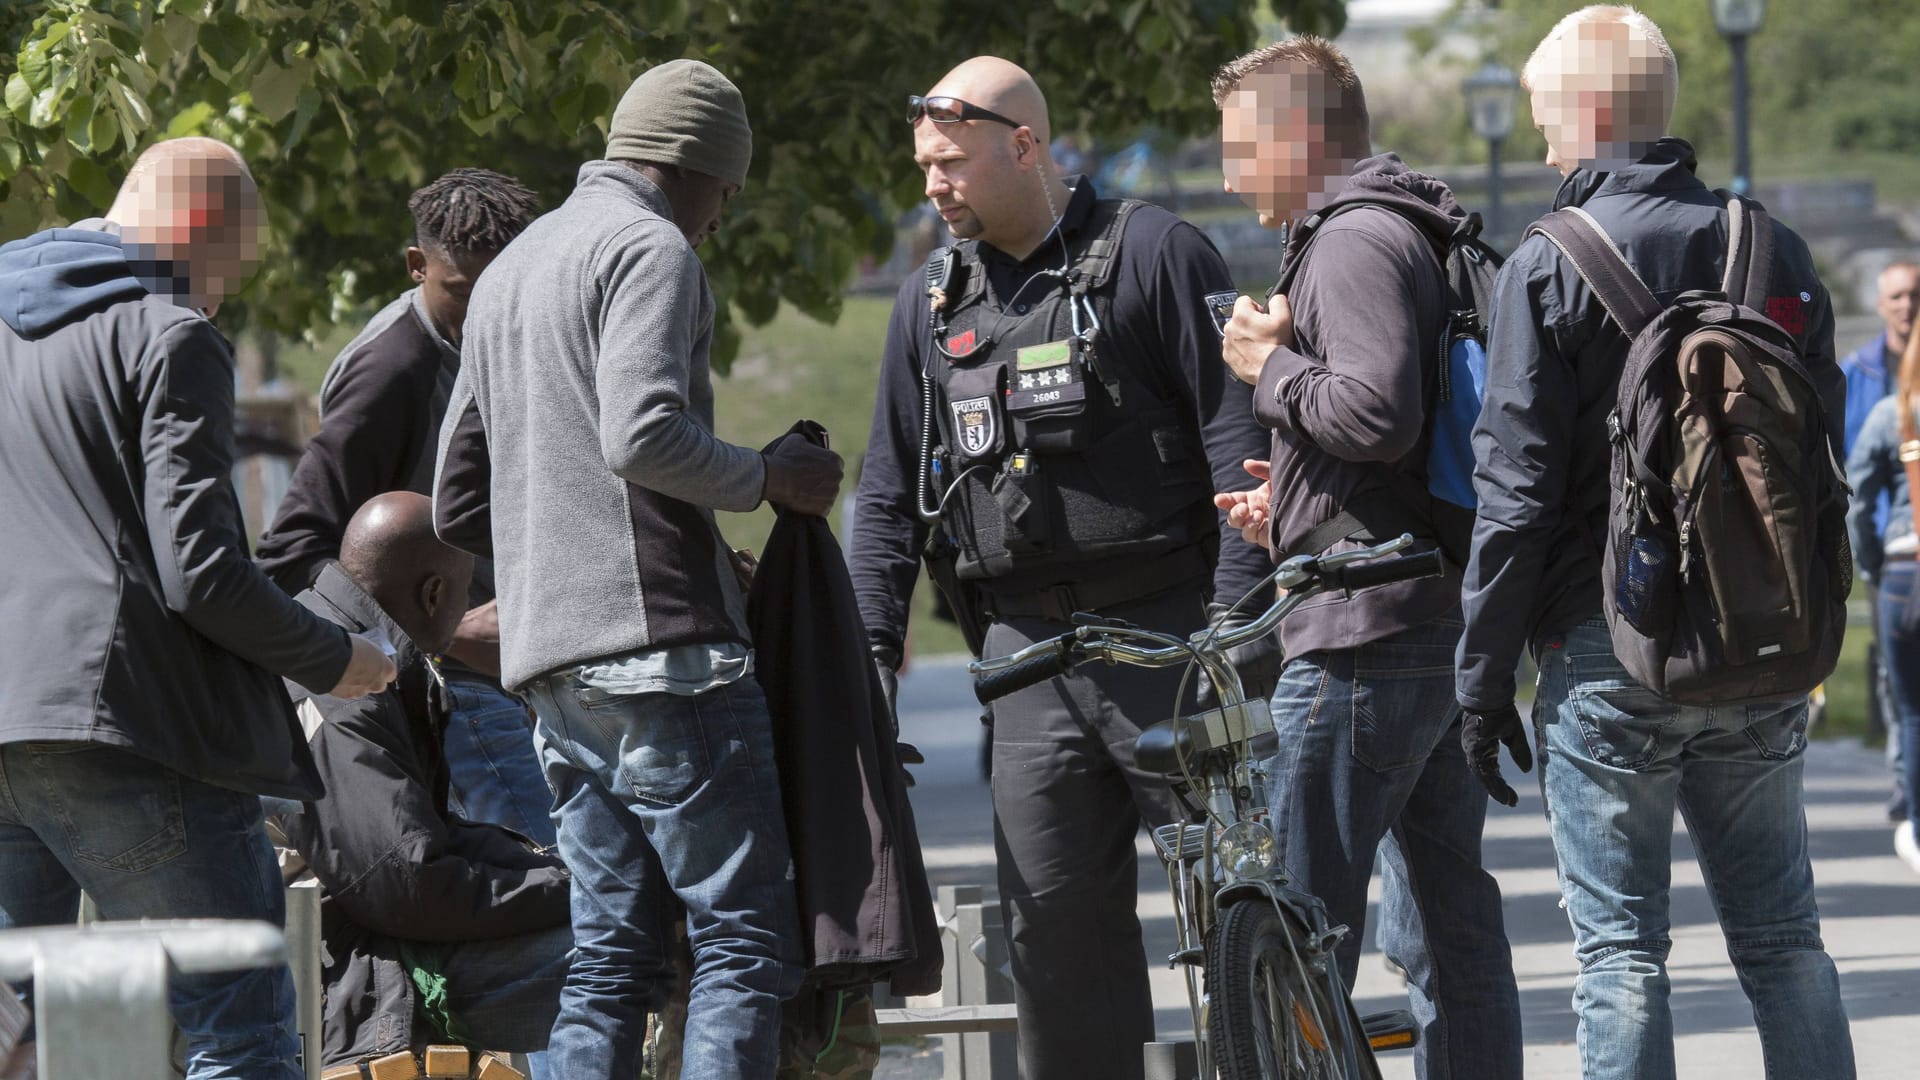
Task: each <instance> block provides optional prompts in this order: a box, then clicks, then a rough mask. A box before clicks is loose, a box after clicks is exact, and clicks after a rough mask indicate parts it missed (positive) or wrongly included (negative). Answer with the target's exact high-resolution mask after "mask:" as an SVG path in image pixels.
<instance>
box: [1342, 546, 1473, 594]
mask: <svg viewBox="0 0 1920 1080" xmlns="http://www.w3.org/2000/svg"><path fill="white" fill-rule="evenodd" d="M1444 572H1445V564H1444V563H1442V562H1441V559H1440V552H1439V551H1438V550H1435V551H1425V552H1421V553H1420V554H1418V555H1402V556H1401V557H1399V558H1397V559H1383V560H1381V561H1380V562H1370V563H1361V564H1360V565H1358V566H1350V567H1348V568H1346V569H1345V570H1336V571H1334V574H1333V578H1334V581H1335V583H1336V584H1338V585H1339V587H1340V588H1342V589H1345V590H1347V591H1348V592H1352V591H1353V590H1355V589H1365V588H1368V587H1370V586H1374V585H1385V584H1387V583H1388V582H1391V581H1412V580H1414V579H1415V578H1423V577H1439V576H1440V575H1441V574H1442V573H1444Z"/></svg>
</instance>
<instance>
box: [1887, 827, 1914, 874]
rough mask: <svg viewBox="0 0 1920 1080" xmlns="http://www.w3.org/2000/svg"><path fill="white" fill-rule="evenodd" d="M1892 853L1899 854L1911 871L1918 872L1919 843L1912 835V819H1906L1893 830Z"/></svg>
mask: <svg viewBox="0 0 1920 1080" xmlns="http://www.w3.org/2000/svg"><path fill="white" fill-rule="evenodd" d="M1893 853H1894V854H1895V855H1898V856H1900V858H1901V859H1902V860H1904V861H1905V862H1906V864H1907V865H1908V866H1909V867H1911V868H1912V870H1913V872H1914V873H1916V874H1920V843H1916V842H1915V840H1914V835H1913V821H1912V819H1908V820H1906V821H1903V822H1901V823H1900V825H1899V827H1898V828H1896V829H1894V830H1893Z"/></svg>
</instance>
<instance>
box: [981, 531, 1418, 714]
mask: <svg viewBox="0 0 1920 1080" xmlns="http://www.w3.org/2000/svg"><path fill="white" fill-rule="evenodd" d="M1412 544H1413V537H1412V536H1410V535H1404V534H1403V535H1401V536H1400V537H1399V538H1397V539H1394V540H1389V541H1387V542H1386V543H1383V544H1377V545H1375V546H1373V547H1369V548H1359V549H1356V550H1353V551H1343V552H1340V553H1339V554H1337V555H1320V556H1313V555H1295V556H1294V557H1292V558H1290V559H1288V560H1287V561H1286V562H1284V563H1282V564H1280V568H1279V569H1278V570H1276V571H1274V573H1273V575H1272V578H1271V580H1272V582H1273V584H1274V585H1275V587H1277V588H1280V589H1285V590H1286V595H1285V596H1283V597H1281V598H1280V599H1279V600H1277V601H1275V602H1274V604H1273V605H1272V606H1270V607H1268V608H1267V610H1266V611H1265V612H1263V613H1262V614H1261V615H1260V616H1259V617H1258V618H1256V619H1254V620H1252V621H1251V622H1248V623H1247V624H1245V625H1244V626H1239V627H1235V628H1234V629H1232V630H1222V629H1217V628H1214V627H1208V628H1206V629H1203V630H1200V631H1198V632H1196V633H1194V634H1193V635H1192V636H1191V637H1188V638H1185V639H1182V638H1179V637H1175V636H1172V635H1169V634H1161V633H1155V632H1153V631H1150V630H1141V629H1139V628H1137V627H1131V626H1118V625H1090V626H1081V627H1077V628H1076V629H1074V630H1072V631H1070V632H1068V633H1065V634H1062V635H1060V636H1059V637H1056V638H1049V639H1047V640H1046V641H1038V642H1035V643H1034V644H1032V645H1029V646H1027V647H1026V648H1024V649H1021V650H1019V651H1018V652H1015V653H1012V654H1009V655H1007V656H1001V657H995V658H993V659H991V660H975V661H974V662H973V663H971V664H968V665H967V671H968V673H969V674H971V675H973V677H974V694H975V696H976V697H978V698H979V699H980V702H981V704H983V705H984V704H987V703H990V702H992V701H994V700H996V699H998V698H1002V697H1005V696H1007V695H1008V694H1011V693H1013V692H1014V691H1016V690H1023V689H1025V688H1027V687H1029V686H1033V685H1035V684H1037V683H1042V682H1045V681H1047V680H1048V679H1051V678H1054V677H1056V676H1059V675H1063V674H1065V673H1066V672H1067V671H1068V670H1070V669H1071V668H1072V667H1073V666H1074V665H1075V664H1078V663H1080V662H1082V661H1084V660H1087V659H1089V658H1097V659H1101V660H1105V661H1107V662H1108V663H1113V662H1114V661H1116V660H1117V661H1120V662H1122V663H1127V664H1132V665H1134V666H1137V667H1149V668H1159V667H1172V666H1173V665H1175V664H1184V663H1187V662H1189V661H1192V660H1196V659H1200V658H1201V657H1203V656H1205V657H1209V658H1210V662H1212V663H1216V664H1224V663H1225V661H1224V660H1223V659H1221V658H1223V657H1225V655H1226V653H1227V650H1229V649H1232V648H1234V647H1235V646H1238V645H1243V644H1245V643H1247V642H1249V641H1254V640H1257V639H1259V638H1262V637H1265V636H1266V635H1268V634H1270V633H1272V632H1273V631H1274V628H1275V627H1277V626H1279V625H1280V620H1282V619H1284V618H1286V617H1287V615H1288V614H1290V613H1291V612H1292V611H1293V610H1294V609H1295V608H1297V607H1299V606H1300V604H1301V603H1303V602H1304V601H1305V600H1306V599H1307V598H1308V597H1310V596H1313V595H1315V594H1316V593H1320V592H1324V591H1326V590H1327V589H1345V590H1352V589H1362V588H1366V587H1368V586H1371V585H1383V584H1386V583H1387V582H1390V581H1409V580H1412V579H1414V578H1421V577H1432V576H1434V575H1437V574H1439V573H1440V572H1441V569H1442V563H1441V559H1440V553H1439V552H1438V551H1430V552H1425V553H1422V554H1419V555H1408V556H1404V557H1402V558H1398V559H1388V560H1386V561H1384V562H1383V561H1380V560H1382V559H1384V558H1385V557H1386V556H1388V555H1392V554H1395V553H1397V552H1400V551H1404V550H1406V549H1407V548H1408V547H1409V546H1411V545H1412ZM1128 638H1133V639H1136V640H1140V641H1147V642H1152V643H1153V645H1154V646H1155V647H1152V648H1148V647H1143V646H1141V645H1135V644H1130V643H1129V642H1128V641H1126V640H1125V639H1128Z"/></svg>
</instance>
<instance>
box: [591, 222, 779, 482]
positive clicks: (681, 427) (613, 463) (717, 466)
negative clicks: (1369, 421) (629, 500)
mask: <svg viewBox="0 0 1920 1080" xmlns="http://www.w3.org/2000/svg"><path fill="white" fill-rule="evenodd" d="M669 228H670V227H667V226H662V225H660V224H659V223H657V222H656V223H647V222H643V223H640V224H638V225H636V226H635V227H634V231H630V232H627V233H623V234H622V235H621V236H620V237H619V238H617V239H616V240H615V242H614V243H613V244H612V245H610V247H609V250H608V251H606V252H605V253H604V254H603V255H602V256H601V265H600V266H599V267H598V268H597V270H596V273H595V277H596V279H597V281H598V283H599V287H600V288H601V289H602V290H603V292H602V297H601V303H600V307H599V312H600V354H599V356H598V358H597V360H596V363H595V368H594V381H595V390H596V393H597V394H598V396H599V400H600V449H601V453H602V454H603V455H605V457H606V461H607V467H608V468H610V469H612V470H613V471H614V473H615V475H617V476H619V477H620V478H621V479H622V480H625V481H627V482H628V483H630V484H635V485H638V486H640V487H643V488H646V489H648V490H649V491H657V492H659V493H660V494H662V495H665V496H668V497H669V498H674V499H678V500H680V501H682V502H686V503H692V504H694V505H696V506H706V507H711V508H713V509H715V510H733V511H747V510H752V509H753V508H754V507H756V506H758V505H760V499H761V496H762V495H763V494H764V492H765V488H766V464H765V462H764V461H762V459H761V457H760V454H759V452H758V451H755V450H750V449H748V448H746V447H744V446H735V445H733V444H732V443H729V442H725V441H723V440H721V439H720V438H719V437H717V436H715V435H714V433H713V430H712V428H711V427H710V426H709V424H708V423H707V422H706V421H705V419H704V418H702V417H699V416H697V415H696V414H694V413H693V412H692V411H691V409H692V405H693V402H695V401H696V400H700V399H705V400H706V401H707V402H711V392H710V390H709V383H708V379H709V378H710V376H709V374H708V368H707V350H708V347H709V345H710V344H711V342H712V335H713V300H712V298H711V296H710V295H709V294H708V293H707V281H706V272H705V271H704V270H703V269H702V268H701V266H700V260H699V259H697V258H695V257H694V254H693V249H692V248H690V247H688V246H687V244H686V242H685V241H684V240H683V239H681V237H680V236H679V234H678V233H673V234H672V235H671V236H668V235H666V233H667V231H668V229H669ZM696 391H698V396H696Z"/></svg>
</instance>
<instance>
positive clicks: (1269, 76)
mask: <svg viewBox="0 0 1920 1080" xmlns="http://www.w3.org/2000/svg"><path fill="white" fill-rule="evenodd" d="M1330 92H1331V91H1329V89H1328V84H1327V80H1326V79H1325V78H1323V77H1321V76H1320V75H1319V74H1318V73H1316V72H1313V71H1310V70H1307V69H1304V68H1298V67H1291V66H1288V65H1285V64H1281V65H1276V67H1274V68H1268V69H1263V70H1261V71H1256V72H1254V73H1253V74H1250V75H1248V76H1247V77H1246V78H1245V79H1244V80H1242V81H1241V83H1240V86H1239V87H1238V88H1236V89H1235V90H1234V92H1233V93H1232V94H1231V95H1229V96H1228V97H1227V101H1226V104H1225V105H1223V106H1221V109H1220V167H1221V170H1222V171H1223V172H1225V173H1226V189H1227V191H1229V192H1232V193H1234V194H1237V195H1239V196H1240V198H1241V200H1242V201H1243V202H1245V203H1246V204H1247V205H1248V206H1250V207H1252V208H1253V209H1254V210H1255V211H1256V212H1258V213H1259V215H1260V224H1261V225H1262V226H1265V227H1266V228H1275V227H1277V226H1279V225H1280V224H1282V223H1283V222H1286V221H1291V220H1293V219H1294V218H1297V217H1299V216H1301V215H1302V214H1306V213H1310V212H1312V211H1314V210H1317V209H1319V208H1320V207H1322V206H1324V205H1326V202H1327V200H1328V199H1329V198H1330V197H1331V196H1332V195H1333V193H1334V192H1336V191H1338V190H1339V188H1340V185H1341V184H1342V183H1343V182H1344V180H1345V177H1346V176H1347V175H1348V174H1349V173H1351V172H1352V171H1353V167H1354V164H1355V162H1354V161H1352V160H1345V159H1342V158H1341V156H1340V151H1339V147H1338V146H1337V145H1336V144H1335V141H1333V140H1330V139H1329V138H1328V132H1327V124H1326V116H1327V108H1328V105H1329V104H1330V103H1329V101H1328V100H1327V95H1328V94H1329V93H1330Z"/></svg>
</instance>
